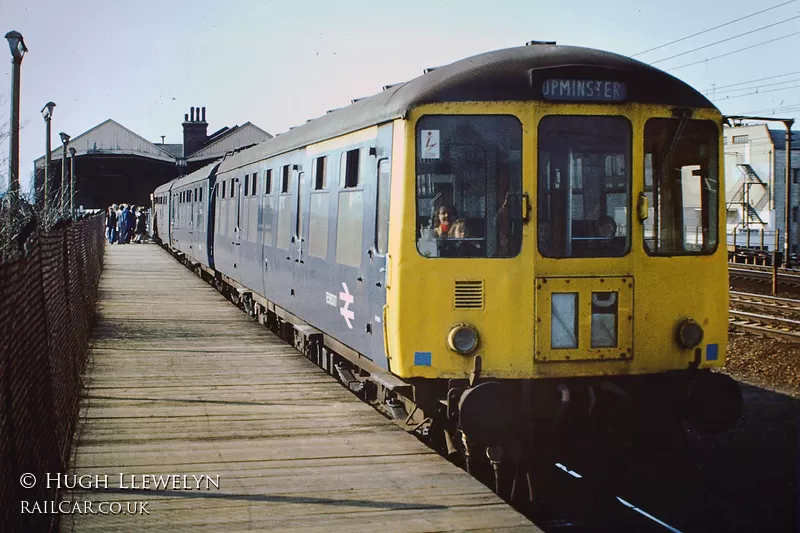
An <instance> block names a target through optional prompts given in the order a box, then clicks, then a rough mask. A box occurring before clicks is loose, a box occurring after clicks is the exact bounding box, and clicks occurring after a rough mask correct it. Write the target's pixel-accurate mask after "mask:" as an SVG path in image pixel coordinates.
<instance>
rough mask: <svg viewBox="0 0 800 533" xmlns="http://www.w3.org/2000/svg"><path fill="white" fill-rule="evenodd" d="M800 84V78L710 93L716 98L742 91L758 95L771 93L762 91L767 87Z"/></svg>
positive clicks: (712, 90)
mask: <svg viewBox="0 0 800 533" xmlns="http://www.w3.org/2000/svg"><path fill="white" fill-rule="evenodd" d="M797 82H800V78H792V79H791V80H786V81H776V82H772V83H764V84H762V85H751V86H749V87H729V88H727V89H717V88H714V89H710V90H709V91H707V92H709V93H712V94H713V95H714V96H716V95H717V94H718V93H736V92H741V91H752V90H753V89H755V90H756V94H757V93H759V92H769V91H762V90H761V89H765V88H767V87H777V86H778V85H786V84H787V83H797Z"/></svg>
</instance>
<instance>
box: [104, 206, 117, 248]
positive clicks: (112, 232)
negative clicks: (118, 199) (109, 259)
mask: <svg viewBox="0 0 800 533" xmlns="http://www.w3.org/2000/svg"><path fill="white" fill-rule="evenodd" d="M106 239H108V244H114V243H115V242H117V204H113V205H111V206H110V207H109V208H108V213H106Z"/></svg>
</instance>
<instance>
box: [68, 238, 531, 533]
mask: <svg viewBox="0 0 800 533" xmlns="http://www.w3.org/2000/svg"><path fill="white" fill-rule="evenodd" d="M99 306H100V307H99V319H98V323H97V326H96V328H95V330H94V334H93V339H92V348H91V353H90V362H89V368H88V370H87V374H86V378H85V384H84V397H83V399H82V404H81V420H80V421H79V425H78V430H77V432H76V438H75V442H74V444H73V459H72V465H71V470H70V472H71V473H74V474H77V475H84V474H88V475H90V476H92V477H91V478H84V481H85V482H89V481H91V482H92V483H94V482H95V481H94V479H95V478H94V476H100V478H99V479H100V487H99V488H98V489H91V490H85V491H76V492H74V493H70V492H67V493H66V494H65V499H72V500H75V501H76V502H79V504H80V508H81V509H82V510H84V511H85V510H86V508H85V504H84V503H82V502H85V501H91V502H92V504H93V505H92V510H94V511H95V512H96V511H97V510H98V504H99V502H120V503H121V504H122V505H121V508H122V511H125V512H127V511H128V510H133V511H135V512H137V514H136V515H135V516H132V515H128V514H121V515H120V514H117V515H114V514H105V515H103V514H77V513H74V512H73V513H72V514H65V515H62V516H61V531H150V530H153V531H166V532H170V533H171V532H178V531H193V532H199V531H254V530H255V531H280V532H301V531H302V532H326V533H329V532H337V531H342V532H347V533H360V532H369V531H375V532H379V533H390V532H422V531H456V530H457V531H507V532H511V531H514V532H516V531H540V530H539V529H538V528H537V527H536V526H534V525H533V524H532V523H531V522H529V521H528V520H527V519H526V518H524V517H523V516H522V515H520V514H519V513H517V512H516V511H514V510H513V509H511V508H510V507H508V506H507V505H506V504H505V503H504V502H503V501H502V500H500V499H499V498H498V497H497V496H495V495H494V494H493V493H492V492H491V491H490V490H489V489H487V488H486V487H485V486H483V485H482V484H481V483H479V482H477V481H475V480H474V479H472V478H471V477H470V476H468V475H467V474H466V473H465V472H463V471H461V470H460V469H458V468H456V467H455V466H453V465H451V464H450V463H448V462H447V461H445V460H444V459H442V458H441V457H439V456H438V455H436V454H434V453H433V452H432V451H431V450H429V449H428V448H426V447H425V446H424V445H422V444H421V443H420V442H418V441H417V440H416V439H415V438H414V437H412V436H410V435H407V434H406V433H404V432H403V431H402V430H400V429H399V428H397V427H396V426H395V425H394V424H392V423H391V422H389V421H388V420H386V419H385V418H384V417H383V416H381V415H380V414H378V413H377V412H375V411H374V410H373V409H372V408H371V407H369V406H367V405H365V404H363V403H361V402H360V401H358V399H356V398H355V397H354V396H352V395H351V394H350V393H349V392H348V391H347V390H345V389H344V388H343V387H342V386H340V385H339V384H338V383H337V382H336V381H335V380H334V379H333V378H331V377H330V376H328V375H326V374H325V373H324V372H323V371H322V370H321V369H319V368H317V367H316V366H314V365H313V364H311V363H310V362H309V361H308V360H306V359H305V358H303V357H302V356H300V355H299V354H298V353H297V352H295V351H294V350H293V349H292V348H291V347H290V346H288V345H286V344H284V343H283V342H282V341H280V340H279V339H277V338H276V337H274V336H273V335H272V334H271V333H269V332H268V331H267V330H266V329H265V328H264V327H262V326H260V325H259V324H258V323H255V322H253V321H251V320H249V319H248V318H247V317H246V316H245V314H244V313H242V312H241V311H239V310H238V309H237V308H236V307H234V306H233V305H231V304H230V303H228V302H227V301H225V300H224V299H223V298H222V296H221V295H219V293H217V292H216V291H214V290H213V289H212V288H211V287H209V286H208V285H207V284H205V283H204V282H202V281H201V280H200V279H199V278H197V277H196V276H195V275H194V274H192V273H191V272H189V271H188V270H187V269H185V268H184V267H183V266H181V265H180V264H178V263H177V262H176V261H175V260H174V259H173V258H172V257H171V256H170V255H169V254H167V253H166V252H164V251H163V250H161V249H160V248H158V247H157V246H155V245H136V244H131V245H124V246H119V245H114V246H108V247H107V248H106V259H105V270H104V273H103V277H102V280H101V283H100V304H99ZM120 473H122V474H124V477H123V487H122V488H120V484H119V476H120ZM151 474H152V475H155V476H156V477H158V476H167V475H175V474H177V475H180V476H182V475H187V476H188V478H187V480H186V483H188V485H189V486H190V487H196V485H197V483H196V482H195V480H194V479H193V478H192V475H195V476H198V477H200V476H201V475H203V474H205V475H207V476H210V477H211V479H212V480H216V479H217V476H219V478H218V480H219V481H218V483H219V488H216V487H215V486H214V485H213V484H209V483H208V482H207V481H203V482H201V483H200V485H201V489H199V490H198V489H196V488H192V489H191V490H173V488H172V487H173V486H172V485H171V486H170V488H169V489H167V490H164V488H163V486H162V487H161V488H159V489H155V488H152V487H151V488H150V489H144V488H138V489H132V488H126V487H131V479H132V478H131V476H132V475H136V476H137V477H136V478H135V479H136V481H135V483H136V485H137V486H141V478H140V477H139V476H141V475H151ZM105 475H107V476H108V478H104V477H103V476H105ZM106 479H107V481H106V482H105V483H104V482H103V480H106ZM162 479H165V478H162ZM204 479H205V478H204ZM178 480H179V481H178V483H179V485H183V484H184V481H183V478H182V477H181V478H178ZM70 482H72V481H70ZM103 485H107V487H108V488H105V487H104V486H103ZM151 485H153V483H152V482H151ZM207 489H208V490H207ZM128 502H146V506H145V510H146V513H142V512H141V508H140V507H134V505H138V504H131V505H128ZM101 509H103V510H105V511H106V512H112V509H113V510H115V511H118V510H119V507H117V505H116V504H115V505H114V506H109V505H108V504H106V505H105V506H103V507H102V508H101ZM147 513H149V514H147Z"/></svg>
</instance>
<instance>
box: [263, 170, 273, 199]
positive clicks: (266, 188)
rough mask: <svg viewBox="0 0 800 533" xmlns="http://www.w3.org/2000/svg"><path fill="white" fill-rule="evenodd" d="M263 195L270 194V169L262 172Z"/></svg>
mask: <svg viewBox="0 0 800 533" xmlns="http://www.w3.org/2000/svg"><path fill="white" fill-rule="evenodd" d="M264 194H272V169H271V168H270V169H268V170H265V171H264Z"/></svg>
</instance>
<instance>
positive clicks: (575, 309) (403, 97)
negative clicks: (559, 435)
mask: <svg viewBox="0 0 800 533" xmlns="http://www.w3.org/2000/svg"><path fill="white" fill-rule="evenodd" d="M722 121H723V118H722V116H721V115H720V113H719V111H718V110H717V109H716V108H715V107H714V105H712V104H711V102H709V101H708V100H707V99H706V98H705V97H704V96H703V95H702V94H700V93H699V92H697V91H696V90H694V89H693V88H691V87H690V86H688V85H686V84H685V83H683V82H681V81H680V80H678V79H676V78H674V77H672V76H670V75H668V74H666V73H664V72H662V71H659V70H657V69H655V68H653V67H650V66H648V65H645V64H643V63H640V62H638V61H635V60H632V59H630V58H627V57H623V56H619V55H615V54H612V53H608V52H602V51H598V50H592V49H586V48H578V47H569V46H557V45H555V44H553V43H534V42H532V43H529V45H527V46H524V47H518V48H511V49H505V50H498V51H493V52H488V53H485V54H481V55H478V56H475V57H470V58H467V59H464V60H461V61H457V62H455V63H453V64H450V65H447V66H442V67H438V68H432V69H427V70H426V71H425V73H424V75H422V76H420V77H418V78H416V79H413V80H411V81H409V82H406V83H401V84H396V85H392V86H386V87H384V90H383V91H382V92H381V93H379V94H377V95H374V96H371V97H368V98H363V99H358V100H354V101H353V102H352V104H351V105H349V106H347V107H344V108H342V109H338V110H333V111H329V112H328V113H327V114H326V115H324V116H322V117H319V118H316V119H313V120H310V121H308V122H307V123H306V124H304V125H302V126H299V127H297V128H293V129H291V130H290V131H289V132H287V133H284V134H281V135H279V136H277V137H275V138H273V139H269V140H267V141H264V142H262V143H261V144H259V145H257V146H255V147H252V148H250V149H247V150H244V151H242V152H239V153H235V154H231V155H230V156H228V157H226V158H225V159H224V160H223V161H222V162H220V163H217V164H215V165H212V166H208V167H205V168H203V169H200V170H198V171H196V172H194V173H192V174H190V175H188V176H185V177H182V178H179V179H177V180H175V181H173V182H170V183H168V184H165V185H164V186H162V187H159V188H158V189H156V191H155V192H154V195H153V197H154V204H155V206H154V207H155V212H156V219H157V222H156V224H157V232H158V235H157V237H158V238H160V239H161V240H162V241H163V243H164V244H165V245H166V246H168V247H170V248H171V249H173V250H174V251H175V252H176V253H178V254H180V255H181V257H183V258H184V259H185V260H186V261H187V262H188V263H189V264H191V265H192V266H193V267H194V268H196V269H197V271H198V272H199V273H201V274H202V275H203V276H204V277H207V278H208V279H209V280H212V281H213V282H214V283H215V284H216V286H217V287H219V288H220V289H221V290H223V291H224V292H226V293H227V294H228V295H229V296H230V297H231V298H232V299H234V300H235V301H237V302H239V303H241V304H242V305H243V307H245V309H247V310H248V311H249V312H250V313H251V314H252V315H253V316H256V317H258V318H259V319H260V320H261V321H262V322H264V323H267V324H268V325H270V326H272V327H273V328H274V329H275V330H276V331H278V332H279V333H280V334H281V335H283V336H284V337H285V338H287V340H289V341H291V342H293V343H294V344H295V345H296V346H297V347H298V348H300V349H302V350H303V351H304V352H305V353H306V355H307V356H308V357H309V358H311V359H312V360H314V361H316V362H317V363H318V364H320V365H321V366H322V367H323V368H326V369H327V370H329V371H330V372H331V373H333V374H334V375H337V376H339V377H340V378H341V379H342V381H344V382H345V383H346V384H347V385H348V386H349V387H350V388H351V389H352V390H354V391H356V392H358V393H360V394H362V395H364V396H365V397H366V398H367V399H369V400H371V401H373V402H375V403H377V404H380V405H382V406H383V407H384V408H386V409H387V410H388V412H389V413H391V414H392V415H393V416H394V417H395V418H398V419H400V420H402V421H404V422H405V425H406V426H407V427H408V428H412V429H413V430H415V431H417V432H418V433H423V434H425V435H428V436H430V438H432V439H434V440H437V441H438V442H440V443H441V445H442V446H443V447H444V446H446V447H447V448H448V449H449V450H451V451H453V450H460V451H461V452H462V453H464V454H465V456H466V457H467V458H469V456H470V450H473V453H472V455H473V456H475V453H474V450H475V449H478V448H480V449H483V448H486V449H488V450H489V454H488V456H489V459H490V460H491V461H492V462H494V463H497V462H498V461H499V457H502V455H503V454H502V451H503V449H504V448H505V449H520V445H521V448H522V449H523V450H525V451H526V452H525V453H533V452H529V450H531V449H532V448H533V447H534V446H535V441H536V440H537V439H538V437H536V435H541V434H542V433H543V432H546V431H549V430H550V429H549V428H554V427H557V426H559V425H558V424H553V421H555V420H558V419H564V420H572V421H575V422H576V423H577V424H578V425H580V424H581V423H582V422H585V421H586V420H587V419H588V418H590V417H592V416H601V415H611V416H614V415H615V413H630V412H632V411H637V412H640V413H647V412H651V411H658V412H659V413H660V416H666V417H667V418H668V419H670V420H675V421H676V422H680V421H684V420H688V421H690V422H691V423H693V424H694V425H695V426H696V427H697V428H699V429H701V430H705V431H719V430H723V429H725V428H726V427H728V426H730V425H731V424H732V423H734V422H735V420H736V419H737V418H738V416H739V412H740V409H741V395H740V392H739V389H738V386H737V385H736V383H735V382H734V381H733V380H731V379H730V378H727V377H726V376H724V375H722V374H719V373H715V372H712V369H715V368H719V367H721V366H722V365H723V364H724V361H725V350H726V339H727V329H728V318H727V317H728V278H727V270H726V268H727V257H726V247H725V246H724V245H723V246H720V238H721V235H723V234H722V233H721V228H724V227H725V209H724V200H725V198H724V191H725V186H724V181H723V174H722V169H723V165H722V164H721V158H722V153H723V151H722V136H721V129H722ZM638 419H639V420H641V418H638ZM483 455H484V454H483V453H481V454H480V456H481V457H483ZM495 470H497V469H495Z"/></svg>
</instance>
